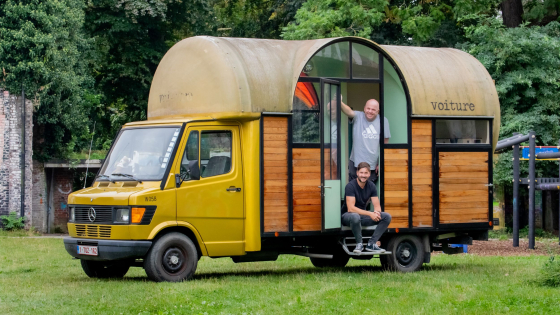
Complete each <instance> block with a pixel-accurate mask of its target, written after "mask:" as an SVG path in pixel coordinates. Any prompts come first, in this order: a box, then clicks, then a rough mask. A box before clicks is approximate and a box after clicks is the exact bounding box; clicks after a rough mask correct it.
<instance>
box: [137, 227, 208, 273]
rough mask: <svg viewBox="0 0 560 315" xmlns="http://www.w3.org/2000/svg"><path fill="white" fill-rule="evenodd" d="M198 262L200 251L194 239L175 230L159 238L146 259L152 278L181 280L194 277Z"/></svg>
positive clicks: (145, 265)
mask: <svg viewBox="0 0 560 315" xmlns="http://www.w3.org/2000/svg"><path fill="white" fill-rule="evenodd" d="M197 263H198V252H197V250H196V246H195V245H194V243H193V242H192V240H191V239H190V238H189V237H188V236H186V235H184V234H181V233H177V232H173V233H169V234H165V235H164V236H162V237H161V238H159V239H158V240H157V241H156V242H155V243H154V245H152V248H150V250H149V251H148V254H147V255H146V258H145V259H144V269H145V270H146V274H147V275H148V278H150V280H153V281H156V282H161V281H168V282H179V281H185V280H189V279H190V278H192V276H193V275H194V272H195V271H196V265H197Z"/></svg>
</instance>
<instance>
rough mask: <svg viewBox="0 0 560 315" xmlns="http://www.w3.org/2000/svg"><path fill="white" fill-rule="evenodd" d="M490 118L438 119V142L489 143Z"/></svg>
mask: <svg viewBox="0 0 560 315" xmlns="http://www.w3.org/2000/svg"><path fill="white" fill-rule="evenodd" d="M488 129H489V122H488V120H436V143H437V144H442V143H443V144H445V143H453V144H473V143H478V144H489V143H490V140H489V132H488Z"/></svg>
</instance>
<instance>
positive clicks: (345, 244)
mask: <svg viewBox="0 0 560 315" xmlns="http://www.w3.org/2000/svg"><path fill="white" fill-rule="evenodd" d="M348 238H349V237H348ZM364 238H365V237H364ZM352 239H353V237H352ZM340 245H342V249H344V251H345V252H346V254H348V255H350V256H374V255H391V254H392V253H391V252H388V251H386V252H383V253H378V252H368V251H363V252H360V253H354V252H353V250H354V248H355V247H356V244H353V243H350V244H347V243H346V239H343V240H342V241H341V242H340ZM348 246H350V247H351V249H349V248H348Z"/></svg>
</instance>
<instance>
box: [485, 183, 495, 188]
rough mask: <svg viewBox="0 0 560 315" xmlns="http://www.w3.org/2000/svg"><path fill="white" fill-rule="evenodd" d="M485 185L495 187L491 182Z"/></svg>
mask: <svg viewBox="0 0 560 315" xmlns="http://www.w3.org/2000/svg"><path fill="white" fill-rule="evenodd" d="M484 186H486V187H494V184H492V183H490V184H485V185H484Z"/></svg>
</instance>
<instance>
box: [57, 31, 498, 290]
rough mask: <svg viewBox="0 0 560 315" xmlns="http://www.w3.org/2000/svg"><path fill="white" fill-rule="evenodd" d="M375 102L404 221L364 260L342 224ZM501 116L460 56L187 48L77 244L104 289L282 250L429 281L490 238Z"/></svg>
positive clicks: (96, 190) (378, 48)
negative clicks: (109, 280)
mask: <svg viewBox="0 0 560 315" xmlns="http://www.w3.org/2000/svg"><path fill="white" fill-rule="evenodd" d="M369 99H376V100H378V102H379V104H380V113H379V115H380V117H381V118H382V119H381V128H380V130H379V134H380V138H382V139H384V138H389V137H388V135H385V130H384V129H385V128H384V124H385V122H384V120H385V119H384V118H387V121H388V123H389V130H390V138H389V140H388V142H387V143H383V141H380V159H379V179H378V181H377V183H376V185H377V189H378V193H379V198H380V202H381V207H382V209H383V211H385V212H388V213H390V214H391V216H392V222H391V224H390V226H389V229H388V231H387V232H386V233H385V234H384V235H383V238H382V239H381V242H382V246H383V247H384V248H386V249H387V252H386V253H384V254H377V253H376V254H373V253H367V252H363V253H360V254H355V253H353V251H352V250H353V246H355V241H354V239H353V235H352V232H351V231H350V229H349V228H348V227H345V226H342V225H341V205H342V203H343V202H344V200H343V198H344V188H345V186H346V184H347V183H348V163H349V155H350V152H351V150H352V143H353V141H352V132H351V130H352V122H351V120H349V119H348V117H347V116H346V115H345V114H344V113H343V112H342V111H341V100H342V101H343V102H344V103H345V104H348V105H349V106H350V107H352V108H353V109H354V110H356V111H361V110H363V107H364V104H365V103H366V101H367V100H369ZM499 115H500V109H499V101H498V95H497V93H496V89H495V87H494V84H493V81H492V78H491V77H490V75H489V74H488V72H487V71H486V69H485V68H484V66H483V65H482V64H481V63H480V62H478V61H477V60H476V59H475V58H474V57H472V56H471V55H469V54H467V53H465V52H463V51H460V50H456V49H450V48H423V47H400V46H383V45H378V44H376V43H374V42H372V41H369V40H366V39H363V38H357V37H344V38H329V39H319V40H306V41H284V40H264V39H242V38H216V37H206V36H202V37H192V38H188V39H185V40H183V41H181V42H179V43H177V44H176V45H174V46H173V47H172V48H171V49H170V50H169V52H168V53H167V54H166V55H165V56H164V57H163V59H162V60H161V63H160V64H159V66H158V69H157V71H156V73H155V76H154V78H153V82H152V86H151V90H150V95H149V103H148V120H146V121H139V122H132V123H128V124H126V125H124V126H123V128H122V129H121V130H120V132H119V133H118V135H117V136H116V138H115V141H114V143H113V145H112V147H111V149H110V151H109V153H108V155H107V158H106V159H105V161H104V163H103V166H102V168H101V170H100V171H99V174H98V176H97V178H96V180H95V182H94V183H93V185H92V187H89V188H86V189H82V190H79V191H76V192H74V193H72V194H71V195H70V196H69V198H68V204H69V208H70V222H69V223H68V229H69V232H70V237H68V238H66V239H65V240H64V244H65V247H66V250H67V251H68V253H69V254H70V255H72V256H73V257H76V258H78V259H80V261H81V264H82V267H83V269H84V271H85V273H86V274H87V275H88V276H90V277H122V276H124V275H125V274H126V272H127V271H128V269H129V268H130V267H134V266H136V267H143V268H144V269H145V270H146V273H147V275H148V277H149V278H150V279H152V280H155V281H182V280H187V279H189V278H190V277H192V275H193V274H194V272H195V270H196V267H197V263H198V261H199V259H200V257H201V256H209V257H213V258H218V257H231V258H232V259H233V261H234V262H251V261H263V260H276V259H277V257H278V255H280V254H295V255H303V256H307V257H310V260H311V263H312V264H313V265H315V266H317V267H343V266H345V265H346V264H347V262H348V261H349V259H350V258H353V259H372V258H374V257H375V258H379V259H380V261H381V264H382V265H383V266H385V267H387V268H389V269H393V270H398V271H415V270H418V269H419V268H421V266H422V264H424V263H429V262H430V253H431V252H432V251H435V250H436V251H443V252H446V253H453V252H454V249H453V248H450V247H449V246H448V245H449V244H469V243H470V242H471V241H472V240H473V239H475V240H486V239H487V236H488V230H489V229H491V228H492V222H493V221H492V152H493V148H494V147H495V145H496V142H497V139H498V132H499V125H500V116H499ZM372 132H376V131H375V130H374V131H372ZM373 229H375V226H373V227H364V228H363V230H364V235H365V236H366V237H367V236H371V235H372V233H373Z"/></svg>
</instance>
